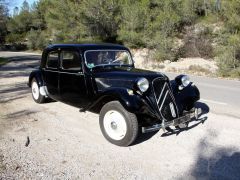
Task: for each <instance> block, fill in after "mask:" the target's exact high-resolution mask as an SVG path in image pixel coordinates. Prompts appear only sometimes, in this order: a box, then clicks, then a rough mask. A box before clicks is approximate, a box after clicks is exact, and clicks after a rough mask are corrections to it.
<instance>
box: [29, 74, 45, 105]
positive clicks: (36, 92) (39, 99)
mask: <svg viewBox="0 0 240 180" xmlns="http://www.w3.org/2000/svg"><path fill="white" fill-rule="evenodd" d="M31 89H32V97H33V100H34V101H35V102H36V103H39V104H40V103H44V102H45V96H43V95H41V93H40V88H39V85H38V83H37V80H36V79H35V78H33V80H32V83H31Z"/></svg>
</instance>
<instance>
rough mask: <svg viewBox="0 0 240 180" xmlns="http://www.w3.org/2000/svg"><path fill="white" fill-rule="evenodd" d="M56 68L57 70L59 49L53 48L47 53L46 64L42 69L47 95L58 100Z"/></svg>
mask: <svg viewBox="0 0 240 180" xmlns="http://www.w3.org/2000/svg"><path fill="white" fill-rule="evenodd" d="M58 70H59V51H58V50H57V49H53V50H51V51H49V52H48V53H47V56H46V65H45V68H44V69H43V76H44V81H45V84H46V86H47V90H48V95H49V96H50V97H51V98H52V99H55V100H59V99H60V96H59V91H58V76H59V75H58Z"/></svg>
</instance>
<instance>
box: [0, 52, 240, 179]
mask: <svg viewBox="0 0 240 180" xmlns="http://www.w3.org/2000/svg"><path fill="white" fill-rule="evenodd" d="M0 53H1V52H0ZM0 55H1V54H0ZM2 55H3V54H2ZM9 57H11V60H12V61H11V62H10V63H8V64H7V65H5V66H3V67H0V179H240V139H239V137H240V120H239V119H238V118H236V117H230V116H224V115H218V114H214V113H211V111H210V112H208V110H207V109H205V110H206V111H205V113H204V114H203V115H202V117H201V119H202V120H203V119H204V120H205V121H204V123H203V124H202V123H201V121H194V122H191V123H190V127H189V128H188V129H186V130H184V131H181V132H175V133H164V132H163V131H162V130H160V131H159V132H156V133H151V134H146V135H141V136H140V137H139V139H138V140H137V142H136V143H135V144H134V145H132V146H130V147H118V146H115V145H112V144H110V143H109V142H107V141H106V140H105V139H104V137H103V136H102V134H101V131H100V128H99V124H98V115H97V114H93V113H90V112H86V113H80V112H79V110H78V109H77V108H74V107H71V106H68V105H65V104H63V103H60V102H50V103H46V104H41V105H40V104H36V103H35V102H34V101H33V100H32V97H31V93H30V89H29V88H28V87H27V80H28V74H29V72H30V71H31V70H32V69H33V67H35V66H36V65H37V61H38V60H39V58H40V57H39V56H35V55H30V54H28V55H26V54H24V55H23V54H17V53H16V54H11V55H9ZM200 104H201V103H200ZM202 104H203V103H202ZM206 106H207V105H206V104H205V107H206Z"/></svg>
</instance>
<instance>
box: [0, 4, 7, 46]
mask: <svg viewBox="0 0 240 180" xmlns="http://www.w3.org/2000/svg"><path fill="white" fill-rule="evenodd" d="M7 16H8V13H7V9H6V6H5V4H4V1H2V0H0V45H1V44H3V43H4V42H5V37H6V35H7Z"/></svg>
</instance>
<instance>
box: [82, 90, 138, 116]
mask: <svg viewBox="0 0 240 180" xmlns="http://www.w3.org/2000/svg"><path fill="white" fill-rule="evenodd" d="M111 101H119V102H120V103H121V105H122V106H123V107H124V108H125V109H126V110H128V111H129V112H132V113H136V112H137V111H139V109H140V107H141V103H140V101H141V99H140V98H139V97H138V96H137V95H135V94H129V93H128V89H125V88H111V89H108V90H106V91H105V92H103V93H101V94H100V96H99V97H98V98H97V99H96V100H95V101H94V102H93V103H92V104H91V105H90V106H89V108H87V109H86V110H88V109H94V110H96V111H97V112H100V110H101V108H102V107H103V106H104V105H105V104H106V103H108V102H111Z"/></svg>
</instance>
